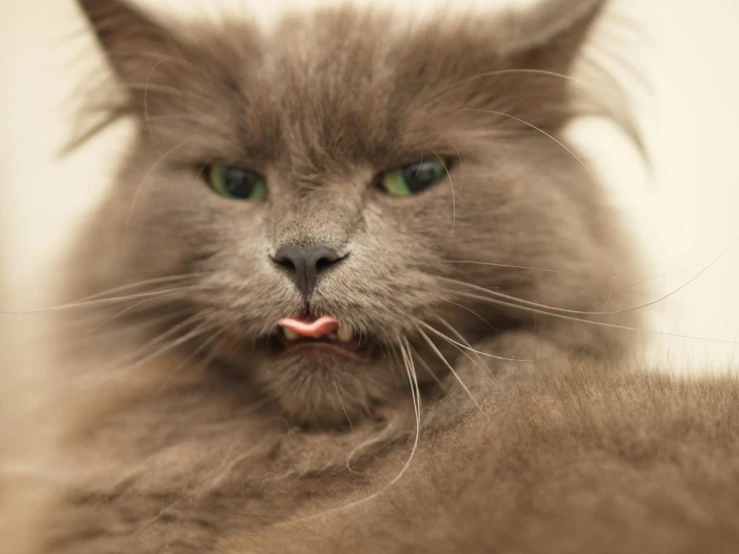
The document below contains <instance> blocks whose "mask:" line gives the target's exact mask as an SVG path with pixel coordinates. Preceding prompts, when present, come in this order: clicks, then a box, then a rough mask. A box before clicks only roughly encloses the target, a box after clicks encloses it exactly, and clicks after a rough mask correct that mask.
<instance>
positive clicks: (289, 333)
mask: <svg viewBox="0 0 739 554" xmlns="http://www.w3.org/2000/svg"><path fill="white" fill-rule="evenodd" d="M282 334H283V335H285V338H286V339H287V340H289V341H290V342H294V341H296V340H298V339H299V338H300V335H298V334H297V333H296V332H295V331H293V330H292V329H289V328H288V327H283V328H282Z"/></svg>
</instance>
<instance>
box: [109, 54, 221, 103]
mask: <svg viewBox="0 0 739 554" xmlns="http://www.w3.org/2000/svg"><path fill="white" fill-rule="evenodd" d="M160 57H161V56H160ZM118 86H119V87H120V88H122V89H126V90H132V91H138V92H146V91H147V90H150V91H152V92H161V93H162V94H171V95H172V96H175V97H179V98H190V99H192V100H200V101H202V102H203V103H204V105H212V104H213V100H212V99H210V98H208V97H206V96H202V95H200V94H195V93H194V92H192V91H191V90H187V89H177V88H174V87H169V86H166V85H159V84H153V83H121V84H120V85H118Z"/></svg>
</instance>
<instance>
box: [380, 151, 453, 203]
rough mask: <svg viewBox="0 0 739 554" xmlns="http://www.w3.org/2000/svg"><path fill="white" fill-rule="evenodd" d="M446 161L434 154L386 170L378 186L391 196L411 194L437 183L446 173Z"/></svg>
mask: <svg viewBox="0 0 739 554" xmlns="http://www.w3.org/2000/svg"><path fill="white" fill-rule="evenodd" d="M447 167H448V163H447V162H446V161H445V160H443V159H442V158H439V157H437V156H434V157H433V158H429V159H427V160H422V161H420V162H418V163H413V164H410V165H406V166H404V167H399V168H398V169H392V170H390V171H386V172H385V173H383V174H382V175H380V186H381V187H382V188H383V190H385V192H387V193H388V194H390V195H392V196H411V195H412V194H417V193H419V192H421V191H423V190H426V189H427V188H429V187H431V186H433V185H435V184H436V183H438V182H439V181H440V180H441V179H442V178H443V177H444V175H446V173H447Z"/></svg>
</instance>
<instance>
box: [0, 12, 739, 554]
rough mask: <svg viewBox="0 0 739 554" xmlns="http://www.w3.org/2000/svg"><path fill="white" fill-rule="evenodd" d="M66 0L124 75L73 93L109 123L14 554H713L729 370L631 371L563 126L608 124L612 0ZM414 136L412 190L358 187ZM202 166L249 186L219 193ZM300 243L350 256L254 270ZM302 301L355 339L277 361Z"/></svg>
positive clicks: (614, 289)
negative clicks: (421, 174)
mask: <svg viewBox="0 0 739 554" xmlns="http://www.w3.org/2000/svg"><path fill="white" fill-rule="evenodd" d="M79 4H80V6H81V8H82V10H83V13H84V14H85V15H86V16H87V19H88V21H89V23H90V25H91V28H92V30H93V32H94V34H95V36H96V37H97V40H98V42H99V43H100V45H101V46H102V47H103V49H104V51H105V52H106V54H107V59H108V61H109V63H110V66H111V68H112V69H113V72H114V74H115V77H116V81H115V83H116V87H117V92H118V93H119V94H117V95H115V96H113V97H107V96H105V95H100V94H98V95H97V96H96V97H95V98H97V99H99V98H100V97H101V96H104V99H103V100H104V101H103V102H102V103H100V104H97V105H96V106H95V108H96V109H99V108H102V109H103V113H105V114H107V115H106V117H109V118H111V119H115V118H116V117H118V116H120V115H125V116H127V117H130V118H132V119H133V121H134V122H135V123H136V127H137V133H136V135H135V137H134V140H133V141H132V143H131V145H130V147H129V149H128V154H127V156H126V157H125V159H124V160H123V161H122V164H121V168H120V171H119V173H118V174H117V177H116V182H115V186H114V187H113V188H112V190H111V191H110V193H109V195H108V197H107V198H106V199H105V201H104V202H103V203H102V204H101V206H100V207H99V208H98V209H97V211H96V212H95V214H94V215H93V217H92V218H91V220H90V221H89V222H88V224H87V226H86V228H85V229H84V230H83V232H82V233H81V234H80V236H79V238H78V241H77V243H76V245H75V248H74V251H73V252H72V253H71V255H70V259H69V261H68V263H67V264H66V265H65V267H64V268H63V270H62V275H61V276H62V278H63V279H62V280H63V281H64V283H65V287H64V288H65V292H64V298H63V299H62V300H61V301H62V302H63V304H62V305H60V306H58V307H57V308H56V309H55V310H54V311H53V315H54V318H53V321H52V323H51V325H50V330H49V332H48V333H47V334H46V335H45V336H44V340H52V339H53V340H54V343H55V345H56V350H55V351H54V355H53V356H52V359H51V360H49V361H48V365H49V371H48V375H49V378H48V383H47V385H48V387H47V391H46V394H45V395H44V396H43V402H42V403H41V405H40V407H39V408H38V409H36V410H34V412H33V414H31V415H32V417H30V418H25V419H24V418H20V419H23V422H22V423H21V421H20V419H19V420H17V422H18V425H17V429H16V434H18V435H20V436H16V437H15V438H14V440H11V441H9V442H8V447H7V451H8V452H12V453H13V454H12V455H11V456H10V457H8V458H6V461H5V462H4V463H3V464H2V466H0V469H2V473H0V475H2V476H3V477H4V481H5V482H4V483H3V485H4V486H3V491H4V493H3V510H4V512H3V515H4V516H6V517H4V518H3V520H4V521H5V522H6V525H7V533H6V535H7V537H8V539H7V540H8V544H10V545H12V551H13V552H19V553H22V552H33V553H40V554H50V553H54V554H88V553H89V554H93V553H94V554H112V553H125V552H131V553H137V554H155V553H157V554H161V553H165V552H169V553H172V554H174V553H177V554H180V553H186V552H218V553H222V554H243V553H244V552H274V553H277V552H322V551H327V552H331V551H336V552H339V551H340V552H344V551H347V550H350V549H351V550H357V551H362V552H378V551H390V552H406V551H419V552H420V551H431V552H449V551H484V552H489V551H500V552H540V551H547V552H592V551H604V552H631V551H634V550H644V551H660V552H691V551H697V550H698V548H699V547H701V548H702V547H707V548H709V549H710V550H711V551H713V552H720V551H722V549H726V551H727V552H728V551H729V547H730V545H731V544H735V541H736V536H737V532H736V526H735V525H732V521H733V516H734V515H736V514H737V505H736V500H735V498H737V497H739V495H737V494H736V492H737V486H736V482H737V481H736V478H737V465H736V462H735V460H736V459H737V457H736V449H737V437H738V433H737V421H736V419H737V395H738V394H739V393H738V391H739V388H738V386H737V382H736V380H735V379H732V378H724V379H715V380H711V381H703V382H692V383H691V382H687V381H678V380H675V379H670V378H666V377H657V376H645V375H642V374H640V373H638V372H635V371H632V370H631V368H632V366H633V365H634V364H633V356H632V354H633V346H634V343H635V341H636V339H638V338H639V337H640V330H641V318H640V305H641V300H640V299H639V298H638V297H637V296H636V295H635V294H634V293H633V289H632V288H630V287H629V285H630V284H632V283H634V282H637V281H638V280H639V279H640V275H641V271H640V265H641V264H640V263H639V261H638V260H637V259H636V256H635V255H634V252H633V248H632V244H631V241H630V240H629V237H628V234H627V233H626V232H625V231H624V229H623V228H622V227H621V225H620V222H619V218H618V214H616V213H615V211H614V210H613V209H612V207H611V206H610V204H609V202H608V199H607V198H606V196H605V195H604V191H603V190H602V188H601V187H600V186H599V183H598V182H597V180H596V179H595V176H594V174H593V173H592V172H591V171H590V169H589V167H588V165H587V163H586V160H584V159H582V158H581V156H579V155H578V154H577V152H575V151H574V149H573V148H572V146H571V145H569V143H567V142H566V140H565V137H564V129H565V127H566V126H567V124H568V123H570V122H571V121H572V120H573V118H575V117H576V116H578V115H582V114H590V113H594V112H596V113H600V114H604V113H605V114H610V115H613V114H614V113H618V114H619V115H618V116H616V117H614V119H615V120H616V123H617V124H620V125H621V126H622V127H623V128H624V130H625V131H626V132H627V133H629V134H632V135H635V133H634V126H633V125H632V124H631V123H629V122H630V119H629V117H628V115H625V114H624V112H623V111H622V110H620V109H619V107H620V106H621V104H622V103H621V98H622V95H621V93H620V92H619V91H615V92H614V91H610V92H612V93H613V96H612V98H616V102H611V101H606V100H604V99H603V98H602V97H600V96H598V95H596V94H593V93H594V89H593V87H590V86H582V82H580V81H579V80H578V79H577V78H576V77H575V76H574V75H575V72H574V68H575V66H576V65H577V62H578V60H580V59H581V57H582V53H583V49H584V47H585V45H586V44H587V42H588V39H589V37H590V35H591V32H592V29H593V26H594V25H595V23H596V22H597V21H598V20H599V19H600V18H601V17H602V16H603V14H604V13H605V6H606V2H603V1H598V0H551V1H550V2H549V3H545V4H542V5H540V6H535V7H531V8H529V9H527V10H523V11H519V12H515V13H513V12H510V13H509V12H502V13H500V14H496V15H495V16H490V17H489V18H484V17H472V16H455V17H448V18H441V17H433V18H428V19H425V20H423V21H416V22H409V21H408V20H407V19H403V18H399V17H396V16H394V15H393V13H392V12H382V11H379V10H364V9H361V10H360V9H354V8H352V7H350V6H346V7H343V8H336V9H332V10H325V11H317V12H315V13H310V14H302V15H300V16H297V15H294V16H289V15H288V16H286V17H285V18H284V19H283V20H282V21H281V22H280V23H278V24H277V25H276V26H275V27H274V28H272V29H270V30H269V31H267V30H263V29H260V28H259V27H258V26H257V25H255V24H251V23H245V22H240V21H225V22H221V23H220V24H215V23H207V22H202V21H198V22H184V23H180V24H175V23H171V22H165V21H163V20H161V21H157V20H156V19H155V18H154V17H152V16H150V15H148V14H146V13H144V12H143V11H142V10H140V9H138V8H134V7H132V6H131V5H129V4H127V3H126V2H122V1H121V0H105V1H104V0H79ZM607 82H612V81H608V80H607ZM96 86H97V85H96ZM98 92H100V91H98ZM111 99H112V100H113V101H112V102H111V101H110V100H111ZM97 123H99V121H98V122H97ZM97 123H96V125H97ZM637 142H638V139H637ZM428 155H435V156H441V157H442V158H443V159H444V160H448V168H447V169H448V171H447V175H446V176H445V177H444V178H443V179H442V180H441V181H440V182H439V183H438V184H437V185H436V186H434V187H433V188H431V189H429V190H427V191H424V192H423V193H422V194H418V195H415V196H413V197H410V198H392V197H389V196H388V195H385V194H383V193H382V191H381V188H380V186H379V179H380V176H381V174H382V172H384V171H387V170H392V169H395V168H397V167H402V166H404V165H406V164H410V163H413V162H417V161H419V160H420V159H423V158H424V156H428ZM214 162H221V163H227V164H231V165H235V166H237V167H243V168H246V169H250V170H254V171H259V172H261V173H263V174H264V175H265V180H266V183H267V189H268V193H267V196H266V198H264V199H262V200H259V201H255V202H239V201H234V200H229V199H226V198H224V197H222V196H218V195H217V194H215V193H214V192H213V191H212V190H210V189H209V187H208V185H207V183H206V179H205V178H204V175H205V174H206V173H207V167H208V166H209V165H210V164H212V163H214ZM295 244H297V245H306V244H308V245H317V244H320V245H323V246H325V247H330V248H332V249H334V250H335V251H336V252H338V253H340V254H341V257H342V258H343V259H344V260H345V261H342V262H341V263H340V264H337V265H335V266H333V267H332V268H331V269H330V271H326V272H325V275H323V276H322V277H321V279H320V281H319V283H318V286H317V287H316V289H315V291H313V292H312V293H310V294H309V295H306V294H301V292H300V291H299V290H298V289H297V287H295V285H294V283H293V282H292V281H291V280H290V278H289V276H288V275H287V274H286V272H285V270H284V267H280V266H279V265H277V264H276V263H275V262H274V259H273V258H274V255H275V252H277V251H278V250H279V249H280V248H281V247H283V246H286V245H295ZM300 314H308V315H310V316H316V317H317V316H320V315H326V314H328V315H332V316H334V317H336V318H338V319H339V320H340V321H341V322H342V324H344V325H347V326H349V327H350V328H351V329H352V330H353V331H354V333H355V336H356V344H355V345H354V348H355V351H354V352H355V355H354V357H353V358H351V359H348V358H344V357H339V356H336V355H330V354H326V353H325V351H324V352H323V354H321V355H320V356H308V355H304V354H303V353H300V352H299V351H295V350H289V349H286V348H284V344H283V343H282V342H280V341H281V339H280V337H279V336H278V334H276V332H275V330H276V321H277V320H278V319H280V318H282V317H286V316H294V317H297V316H299V315H300ZM22 370H23V368H22V366H17V367H16V368H15V371H22ZM25 415H26V416H27V415H28V414H25ZM28 444H34V445H36V446H35V448H34V449H32V450H24V447H26V446H27V445H28ZM22 468H25V470H24V469H22ZM21 474H22V475H23V478H24V479H25V480H24V481H23V482H22V484H19V482H13V476H19V475H21Z"/></svg>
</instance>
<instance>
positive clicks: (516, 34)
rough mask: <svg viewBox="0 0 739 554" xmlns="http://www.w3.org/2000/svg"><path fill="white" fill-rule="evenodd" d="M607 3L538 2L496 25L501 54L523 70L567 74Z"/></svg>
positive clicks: (578, 0)
mask: <svg viewBox="0 0 739 554" xmlns="http://www.w3.org/2000/svg"><path fill="white" fill-rule="evenodd" d="M606 4H608V0H539V2H537V3H536V5H534V6H532V7H529V8H528V9H525V10H521V11H516V12H513V13H509V14H507V15H506V16H505V18H504V20H503V21H502V22H501V23H502V24H501V25H500V26H499V30H500V31H499V32H500V34H499V35H498V41H499V42H498V44H499V48H500V51H501V53H502V54H503V55H504V56H506V57H508V56H510V57H512V58H514V59H516V60H517V62H518V63H519V64H521V65H522V66H524V67H528V68H532V69H541V70H549V71H557V72H560V73H567V72H568V71H569V70H570V68H571V66H572V65H573V63H574V61H575V59H576V58H577V56H578V54H579V53H580V51H581V49H582V46H583V45H584V43H585V42H586V40H587V38H588V36H589V33H590V31H591V29H592V27H593V26H594V24H595V22H596V21H597V20H598V16H599V15H600V14H601V12H602V11H603V9H604V8H605V6H606Z"/></svg>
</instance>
